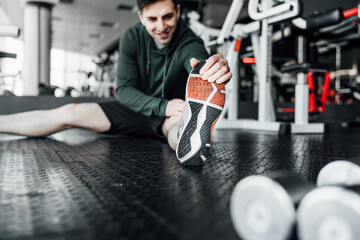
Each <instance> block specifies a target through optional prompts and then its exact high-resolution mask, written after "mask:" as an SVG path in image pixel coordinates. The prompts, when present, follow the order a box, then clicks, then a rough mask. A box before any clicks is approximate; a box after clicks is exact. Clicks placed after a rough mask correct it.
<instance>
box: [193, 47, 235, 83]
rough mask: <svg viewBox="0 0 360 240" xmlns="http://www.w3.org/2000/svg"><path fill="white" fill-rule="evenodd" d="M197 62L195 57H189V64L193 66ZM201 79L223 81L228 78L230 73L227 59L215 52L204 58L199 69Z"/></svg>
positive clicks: (230, 75)
mask: <svg viewBox="0 0 360 240" xmlns="http://www.w3.org/2000/svg"><path fill="white" fill-rule="evenodd" d="M198 63H199V60H197V59H196V58H192V59H190V64H191V66H192V67H195V66H196V65H197V64H198ZM200 75H202V79H204V80H208V81H209V82H215V81H216V83H219V84H220V83H224V82H227V81H229V80H230V78H231V77H232V73H231V72H230V67H229V65H228V61H227V60H226V59H225V58H224V57H223V55H221V54H215V55H212V56H211V57H209V58H208V59H207V60H206V63H205V65H204V66H203V67H202V68H201V69H200Z"/></svg>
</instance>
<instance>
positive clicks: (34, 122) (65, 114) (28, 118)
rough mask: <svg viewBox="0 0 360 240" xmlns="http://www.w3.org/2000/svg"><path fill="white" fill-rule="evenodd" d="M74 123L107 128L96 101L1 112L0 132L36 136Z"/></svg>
mask: <svg viewBox="0 0 360 240" xmlns="http://www.w3.org/2000/svg"><path fill="white" fill-rule="evenodd" d="M74 127H78V128H85V129H88V130H92V131H94V132H103V131H106V130H109V129H110V122H109V120H108V119H107V117H106V115H105V113H104V112H103V111H102V109H101V107H100V106H99V104H97V103H80V104H67V105H64V106H62V107H59V108H55V109H51V110H37V111H29V112H23V113H16V114H10V115H1V116H0V133H10V134H18V135H24V136H31V137H38V136H46V135H49V134H52V133H55V132H59V131H62V130H65V129H69V128H74Z"/></svg>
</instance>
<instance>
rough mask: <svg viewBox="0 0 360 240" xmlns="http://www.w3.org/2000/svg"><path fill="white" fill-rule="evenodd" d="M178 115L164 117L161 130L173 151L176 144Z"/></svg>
mask: <svg viewBox="0 0 360 240" xmlns="http://www.w3.org/2000/svg"><path fill="white" fill-rule="evenodd" d="M179 122H180V116H173V117H169V118H166V119H165V121H164V123H163V125H162V126H161V130H162V132H163V134H164V136H165V137H167V140H168V143H169V145H170V147H171V148H172V149H173V150H174V151H175V150H176V146H177V144H178V138H177V133H178V129H179Z"/></svg>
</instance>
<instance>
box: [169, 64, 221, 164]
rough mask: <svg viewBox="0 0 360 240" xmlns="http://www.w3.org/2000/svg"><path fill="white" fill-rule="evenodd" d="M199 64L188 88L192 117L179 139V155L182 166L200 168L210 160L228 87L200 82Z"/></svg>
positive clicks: (187, 98)
mask: <svg viewBox="0 0 360 240" xmlns="http://www.w3.org/2000/svg"><path fill="white" fill-rule="evenodd" d="M204 64H205V62H200V63H199V64H198V65H197V66H196V67H195V68H194V69H193V70H192V71H191V73H190V75H189V78H188V81H187V85H186V102H187V103H188V104H187V107H188V112H189V116H188V118H187V119H186V120H185V123H184V127H183V131H182V132H181V133H180V136H179V144H178V146H177V148H176V155H177V157H178V159H179V161H180V162H181V164H183V165H186V166H201V165H203V164H204V162H205V160H206V159H207V158H208V156H209V151H210V143H211V136H212V132H213V130H214V126H215V124H216V121H217V119H218V118H219V116H220V114H221V112H222V109H223V107H224V104H225V84H217V83H209V82H208V81H206V80H203V79H202V78H201V75H200V74H199V71H200V69H201V67H202V66H203V65H204Z"/></svg>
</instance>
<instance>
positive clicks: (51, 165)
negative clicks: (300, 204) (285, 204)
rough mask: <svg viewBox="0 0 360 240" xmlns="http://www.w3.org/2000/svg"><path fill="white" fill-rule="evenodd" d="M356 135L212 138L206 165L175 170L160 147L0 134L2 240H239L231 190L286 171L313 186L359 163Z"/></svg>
mask: <svg viewBox="0 0 360 240" xmlns="http://www.w3.org/2000/svg"><path fill="white" fill-rule="evenodd" d="M359 145H360V128H340V127H334V128H331V129H330V131H329V133H326V134H316V135H278V134H275V133H266V132H255V131H241V130H217V131H215V132H214V135H213V142H212V148H211V150H210V157H209V159H208V160H207V161H206V165H205V166H203V167H199V168H188V167H183V166H181V165H180V163H179V162H178V160H177V159H176V156H175V152H174V151H172V150H171V149H170V148H169V147H168V145H167V143H166V142H165V141H163V140H158V139H138V138H136V139H135V138H134V139H131V138H130V139H128V138H124V137H115V136H111V137H109V136H104V135H99V134H94V133H91V132H87V131H83V130H68V131H65V132H63V133H58V134H54V135H52V136H50V137H48V138H23V137H18V136H11V135H6V134H0V238H1V239H136V240H139V239H189V240H192V239H207V240H212V239H214V240H215V239H216V240H217V239H222V240H226V239H239V237H238V236H237V234H236V233H235V230H234V228H233V226H232V223H231V219H230V214H229V199H230V195H231V193H232V190H233V188H234V186H235V184H236V183H237V182H238V181H239V180H241V179H242V178H243V177H245V176H248V175H251V174H262V173H266V172H268V171H270V170H276V169H282V170H287V171H291V172H293V173H296V174H299V175H301V176H304V177H306V178H307V179H308V180H309V181H312V182H315V180H316V177H317V174H318V172H319V170H320V169H321V167H322V166H324V165H325V164H326V163H328V162H330V161H333V160H337V159H344V158H345V159H346V158H356V157H358V156H360V147H359Z"/></svg>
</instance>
